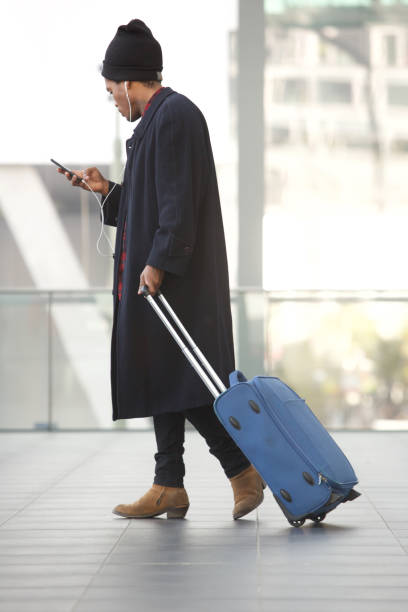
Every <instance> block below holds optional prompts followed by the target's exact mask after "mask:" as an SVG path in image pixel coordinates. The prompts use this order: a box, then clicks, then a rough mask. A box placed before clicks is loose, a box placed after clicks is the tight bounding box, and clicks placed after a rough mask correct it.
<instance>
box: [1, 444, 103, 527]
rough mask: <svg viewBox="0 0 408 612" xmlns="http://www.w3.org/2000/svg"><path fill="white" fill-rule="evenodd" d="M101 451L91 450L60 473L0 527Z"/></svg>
mask: <svg viewBox="0 0 408 612" xmlns="http://www.w3.org/2000/svg"><path fill="white" fill-rule="evenodd" d="M100 451H101V449H100V448H98V449H96V450H94V451H91V453H90V454H88V455H87V456H86V457H84V458H83V459H82V460H81V461H80V462H79V463H78V464H76V465H75V466H73V467H71V468H70V469H68V470H67V471H66V472H65V473H63V474H62V475H59V476H58V477H57V478H54V479H53V481H52V482H51V483H50V484H49V485H48V486H47V487H46V488H45V489H44V490H42V491H41V492H40V493H38V494H37V495H36V496H35V497H33V498H31V499H30V501H29V502H27V503H26V504H25V505H24V506H23V507H22V508H19V510H17V512H15V513H14V514H12V515H11V516H9V517H8V518H7V519H6V520H5V521H2V522H0V527H3V525H6V523H8V521H10V520H11V519H13V518H15V517H16V516H18V515H19V514H20V513H21V512H23V511H24V510H25V509H26V508H28V506H29V505H30V504H32V503H33V502H35V501H37V500H38V499H40V497H41V496H42V495H44V494H45V493H47V492H48V491H50V490H51V489H52V487H54V486H55V484H56V483H58V482H62V481H63V480H64V479H65V478H67V477H68V476H70V475H71V474H73V473H74V472H75V470H77V469H79V468H81V467H82V466H83V465H84V464H85V463H86V462H87V461H88V460H90V459H92V458H93V457H94V456H95V455H97V454H98V453H99V452H100Z"/></svg>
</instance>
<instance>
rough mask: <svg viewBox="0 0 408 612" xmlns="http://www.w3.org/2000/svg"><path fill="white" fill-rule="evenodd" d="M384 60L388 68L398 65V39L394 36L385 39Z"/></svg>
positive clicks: (389, 35) (390, 35) (388, 35)
mask: <svg viewBox="0 0 408 612" xmlns="http://www.w3.org/2000/svg"><path fill="white" fill-rule="evenodd" d="M383 50H384V60H385V64H386V65H387V66H395V65H396V64H397V37H396V36H394V35H393V34H387V35H386V36H384V38H383Z"/></svg>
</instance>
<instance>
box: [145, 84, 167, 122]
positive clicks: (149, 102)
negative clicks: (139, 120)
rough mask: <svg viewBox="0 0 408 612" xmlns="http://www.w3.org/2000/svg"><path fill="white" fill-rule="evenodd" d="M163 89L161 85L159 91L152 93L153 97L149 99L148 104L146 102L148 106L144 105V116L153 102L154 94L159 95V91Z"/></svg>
mask: <svg viewBox="0 0 408 612" xmlns="http://www.w3.org/2000/svg"><path fill="white" fill-rule="evenodd" d="M162 89H163V86H162V87H159V89H158V90H157V91H155V92H154V94H153V95H152V97H151V98H150V99H149V101H148V103H147V104H146V106H145V107H144V111H143V113H142V117H143V115H144V114H145V112H146V111H147V109H148V108H149V106H150V105H151V103H152V100H153V98H154V96H157V94H158V93H159V91H161V90H162Z"/></svg>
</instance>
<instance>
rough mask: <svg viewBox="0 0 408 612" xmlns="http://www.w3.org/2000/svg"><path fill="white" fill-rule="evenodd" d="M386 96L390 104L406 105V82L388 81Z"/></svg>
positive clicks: (407, 94)
mask: <svg viewBox="0 0 408 612" xmlns="http://www.w3.org/2000/svg"><path fill="white" fill-rule="evenodd" d="M387 96H388V104H389V105H390V106H408V83H390V84H389V85H388V88H387Z"/></svg>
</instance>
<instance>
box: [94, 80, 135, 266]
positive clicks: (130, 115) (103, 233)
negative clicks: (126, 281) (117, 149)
mask: <svg viewBox="0 0 408 612" xmlns="http://www.w3.org/2000/svg"><path fill="white" fill-rule="evenodd" d="M126 83H127V84H129V81H124V83H123V85H124V88H125V94H126V98H127V101H128V104H129V121H132V107H131V105H130V100H129V94H128V91H127V87H126ZM125 166H126V163H125V164H124V166H123V168H122V171H121V173H120V174H121V178H122V176H123V173H124V170H125ZM82 180H83V182H84V183H85V185H86V186H87V187H88V189H89V190H90V191H91V192H92V193H93V195H94V196H95V198H96V201H97V202H98V205H99V209H100V211H101V231H100V233H99V237H98V240H97V242H96V250H97V251H98V253H99V255H102V256H104V257H107V256H110V254H106V253H102V252H101V250H100V249H99V243H100V241H101V238H102V236H105V239H106V241H107V242H108V244H109V247H110V250H111V252H112V254H114V252H115V251H114V248H113V246H112V243H111V241H110V240H109V237H108V235H107V234H106V232H105V227H104V221H105V215H104V211H103V207H104V205H105V204H106V202H107V200H108V198H109V196H110V194H111V193H112V191H113V190H114V189H115V187H116V186H117V184H118V183H114V185H113V187H112V188H111V189H110V191H109V193H108V194H107V196H106V197H105V198H104V201H103V204H101V203H100V201H99V198H98V196H97V194H96V193H95V192H94V190H93V189H92V187H91V186H90V185H88V183H87V182H86V180H85V179H82ZM119 180H120V179H119Z"/></svg>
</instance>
